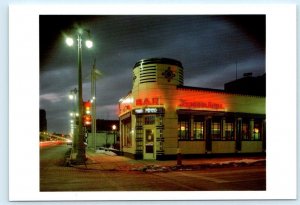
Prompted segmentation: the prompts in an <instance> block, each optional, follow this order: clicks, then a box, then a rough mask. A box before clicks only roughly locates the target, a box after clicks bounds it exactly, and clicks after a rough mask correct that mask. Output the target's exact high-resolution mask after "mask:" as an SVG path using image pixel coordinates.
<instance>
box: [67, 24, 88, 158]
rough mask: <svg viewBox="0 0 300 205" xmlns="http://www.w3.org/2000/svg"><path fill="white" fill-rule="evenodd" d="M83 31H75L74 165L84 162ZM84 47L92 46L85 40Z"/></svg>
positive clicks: (70, 44) (69, 42) (68, 40)
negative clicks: (75, 127)
mask: <svg viewBox="0 0 300 205" xmlns="http://www.w3.org/2000/svg"><path fill="white" fill-rule="evenodd" d="M83 31H85V30H78V31H77V47H78V50H77V57H78V60H77V65H78V114H79V116H78V141H77V155H76V163H77V164H82V163H85V161H86V155H85V154H86V153H85V144H84V132H83V126H82V117H83V99H82V34H83ZM66 43H67V44H68V45H69V46H72V45H73V40H72V39H71V38H67V39H66ZM86 46H87V47H88V48H91V47H92V46H93V43H92V41H90V40H87V41H86Z"/></svg>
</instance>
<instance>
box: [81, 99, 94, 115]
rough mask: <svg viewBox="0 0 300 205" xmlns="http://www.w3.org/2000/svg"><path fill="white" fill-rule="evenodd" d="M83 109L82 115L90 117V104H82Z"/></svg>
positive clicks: (88, 102)
mask: <svg viewBox="0 0 300 205" xmlns="http://www.w3.org/2000/svg"><path fill="white" fill-rule="evenodd" d="M83 107H84V114H85V115H90V114H91V107H92V103H91V102H90V101H87V102H83Z"/></svg>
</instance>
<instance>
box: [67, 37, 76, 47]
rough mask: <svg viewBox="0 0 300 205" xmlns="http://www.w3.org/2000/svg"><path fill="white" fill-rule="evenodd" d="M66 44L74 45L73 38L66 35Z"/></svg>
mask: <svg viewBox="0 0 300 205" xmlns="http://www.w3.org/2000/svg"><path fill="white" fill-rule="evenodd" d="M66 44H67V45H68V46H73V45H74V40H73V38H71V37H67V38H66Z"/></svg>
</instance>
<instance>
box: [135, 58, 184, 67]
mask: <svg viewBox="0 0 300 205" xmlns="http://www.w3.org/2000/svg"><path fill="white" fill-rule="evenodd" d="M147 64H168V65H175V66H178V67H181V68H183V67H182V64H181V62H180V61H177V60H174V59H171V58H148V59H142V60H140V61H138V62H137V63H136V64H135V65H134V67H133V69H134V68H136V67H138V66H144V65H147Z"/></svg>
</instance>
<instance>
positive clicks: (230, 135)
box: [224, 122, 234, 140]
mask: <svg viewBox="0 0 300 205" xmlns="http://www.w3.org/2000/svg"><path fill="white" fill-rule="evenodd" d="M233 127H234V124H233V122H226V123H225V128H224V129H225V136H224V140H234V129H233Z"/></svg>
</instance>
